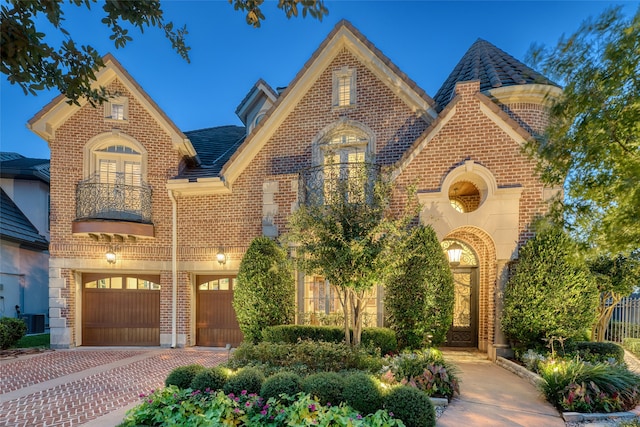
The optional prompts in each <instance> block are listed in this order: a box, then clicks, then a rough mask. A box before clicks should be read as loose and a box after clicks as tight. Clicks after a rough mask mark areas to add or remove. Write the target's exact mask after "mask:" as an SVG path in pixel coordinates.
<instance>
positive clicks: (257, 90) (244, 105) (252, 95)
mask: <svg viewBox="0 0 640 427" xmlns="http://www.w3.org/2000/svg"><path fill="white" fill-rule="evenodd" d="M260 94H263V95H264V96H265V97H266V98H267V99H269V100H270V101H271V102H276V100H277V99H278V93H277V92H276V91H275V90H273V88H272V87H271V86H269V84H268V83H267V82H265V81H264V80H263V79H258V81H257V82H256V83H255V84H254V85H253V87H252V88H251V90H249V92H248V93H247V95H246V96H245V97H244V99H243V100H242V101H240V104H238V107H237V108H236V115H237V116H238V117H239V118H240V120H242V123H244V124H245V125H246V124H247V114H248V112H249V111H250V109H251V107H252V106H253V105H254V103H255V102H256V100H257V99H258V98H259V97H260Z"/></svg>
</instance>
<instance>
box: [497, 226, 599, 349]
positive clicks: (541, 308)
mask: <svg viewBox="0 0 640 427" xmlns="http://www.w3.org/2000/svg"><path fill="white" fill-rule="evenodd" d="M574 247H575V244H574V243H573V242H572V241H571V240H570V238H569V237H568V235H567V234H566V233H565V232H564V231H562V230H561V229H559V228H557V227H547V228H545V229H542V230H541V231H539V232H538V234H536V236H535V237H533V238H532V239H530V240H529V241H528V242H527V243H526V244H525V245H524V246H523V247H522V248H521V249H520V260H519V262H518V263H517V265H516V268H515V273H514V274H513V276H511V278H510V279H509V281H508V283H507V286H506V289H505V293H504V311H503V316H502V327H503V330H504V331H505V334H506V335H507V336H508V337H509V339H510V340H511V341H512V343H513V345H514V346H515V347H516V348H519V349H521V350H525V349H527V348H538V347H539V346H540V345H541V343H543V342H544V340H548V339H550V338H552V337H563V338H578V337H580V336H581V335H582V334H583V330H584V328H585V326H586V327H588V326H591V325H593V323H594V321H595V318H596V307H597V306H598V301H599V293H598V288H597V286H596V283H595V281H594V280H593V278H592V276H590V274H589V273H588V271H587V270H586V267H585V265H584V263H583V262H581V261H578V260H576V259H575V256H574V253H575V250H574Z"/></svg>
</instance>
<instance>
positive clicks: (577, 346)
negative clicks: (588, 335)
mask: <svg viewBox="0 0 640 427" xmlns="http://www.w3.org/2000/svg"><path fill="white" fill-rule="evenodd" d="M565 351H566V353H568V355H571V356H574V355H575V356H578V357H579V358H580V359H582V360H584V361H586V362H592V363H598V362H609V361H610V360H614V361H615V362H616V363H624V349H623V348H622V347H620V346H619V345H618V344H616V343H613V342H590V341H576V342H570V343H567V345H566V346H565Z"/></svg>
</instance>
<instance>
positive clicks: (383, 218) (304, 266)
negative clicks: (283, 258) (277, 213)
mask: <svg viewBox="0 0 640 427" xmlns="http://www.w3.org/2000/svg"><path fill="white" fill-rule="evenodd" d="M372 167H373V166H372V165H363V166H362V167H361V168H360V170H355V169H354V170H353V172H354V174H353V176H349V179H342V178H339V179H334V180H331V181H329V180H327V181H326V182H325V183H324V184H325V186H324V187H323V189H324V196H323V203H310V204H307V205H303V206H300V208H299V209H298V210H297V211H296V212H295V213H294V214H293V215H292V216H291V217H290V219H289V229H290V233H289V235H288V236H287V240H288V241H289V242H290V243H291V244H292V245H295V248H296V263H297V265H298V267H299V268H300V270H302V271H304V272H305V273H308V274H319V275H322V276H324V278H325V279H327V280H328V281H329V283H331V285H333V286H334V288H335V289H336V292H337V294H338V298H339V300H340V303H341V305H342V308H343V312H344V330H345V342H346V343H347V344H353V345H359V344H360V338H361V335H362V318H363V314H364V306H365V302H366V297H367V293H368V292H369V291H370V290H371V289H372V288H373V287H374V286H375V285H377V284H380V283H381V282H382V279H383V277H384V276H385V275H386V274H388V273H387V270H388V268H389V264H388V263H387V262H385V259H384V258H385V255H384V254H385V251H386V248H387V245H388V243H389V242H390V241H393V240H394V239H393V237H394V236H395V235H396V234H398V233H402V230H403V229H404V226H405V225H406V224H407V223H408V221H409V219H410V218H412V217H413V212H412V211H411V212H410V211H409V210H407V211H406V212H405V213H404V214H403V215H401V216H399V218H396V219H394V218H393V217H392V216H391V213H390V211H389V209H388V201H389V199H390V195H391V190H392V186H391V185H390V184H389V183H388V182H387V181H385V180H384V179H383V178H381V177H380V176H378V178H376V179H375V180H373V179H372V178H371V177H370V172H371V168H372ZM327 176H329V174H327ZM407 206H408V207H410V208H409V209H411V208H413V207H414V206H417V205H416V204H415V203H414V199H413V198H410V200H409V202H408V203H407ZM351 328H352V329H353V341H352V340H351V333H350V329H351Z"/></svg>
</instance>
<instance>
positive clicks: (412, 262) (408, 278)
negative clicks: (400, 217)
mask: <svg viewBox="0 0 640 427" xmlns="http://www.w3.org/2000/svg"><path fill="white" fill-rule="evenodd" d="M393 252H394V255H395V256H394V258H395V259H397V260H398V261H399V263H398V266H397V267H396V268H395V269H394V270H393V272H392V273H391V275H389V276H388V278H387V279H386V284H385V298H384V306H385V310H386V314H387V318H388V321H389V322H390V324H391V325H390V326H391V328H392V329H393V330H395V332H396V337H397V339H398V345H399V346H400V347H409V348H421V347H424V345H425V344H428V343H429V342H428V337H431V338H430V341H431V344H432V345H436V346H437V345H440V344H442V343H443V342H444V341H445V338H446V334H447V331H448V330H449V327H450V326H451V322H452V318H453V291H454V289H453V275H452V274H451V269H450V268H449V264H448V262H447V259H446V257H445V254H444V252H443V251H442V248H441V246H440V243H439V242H438V237H437V236H436V233H435V231H434V230H433V228H431V226H426V227H423V226H420V227H416V228H415V229H413V230H412V232H411V235H410V237H409V238H408V239H406V240H404V242H398V245H397V246H396V249H395V250H394V251H393Z"/></svg>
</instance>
